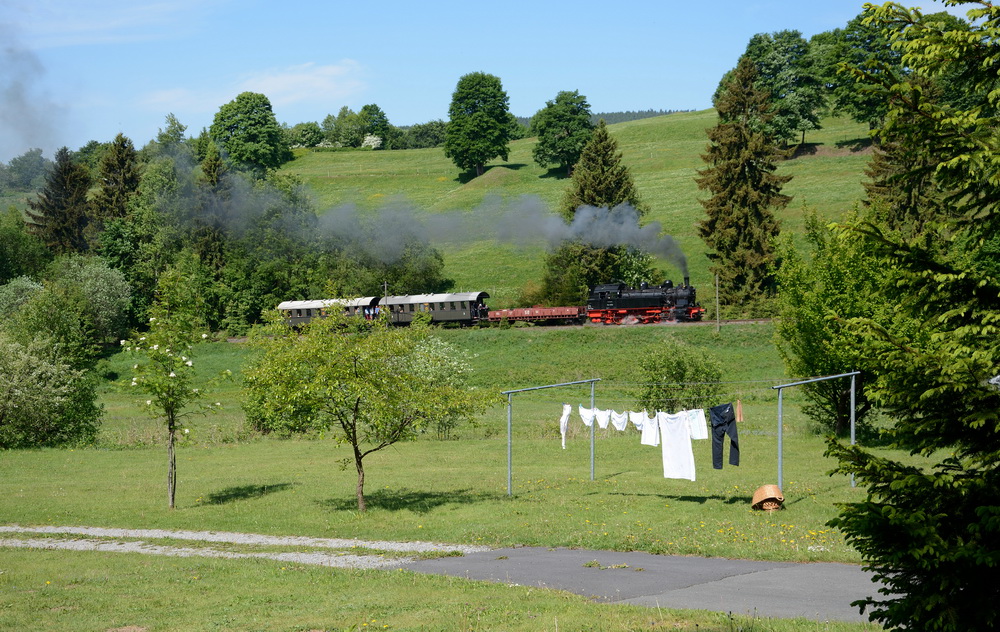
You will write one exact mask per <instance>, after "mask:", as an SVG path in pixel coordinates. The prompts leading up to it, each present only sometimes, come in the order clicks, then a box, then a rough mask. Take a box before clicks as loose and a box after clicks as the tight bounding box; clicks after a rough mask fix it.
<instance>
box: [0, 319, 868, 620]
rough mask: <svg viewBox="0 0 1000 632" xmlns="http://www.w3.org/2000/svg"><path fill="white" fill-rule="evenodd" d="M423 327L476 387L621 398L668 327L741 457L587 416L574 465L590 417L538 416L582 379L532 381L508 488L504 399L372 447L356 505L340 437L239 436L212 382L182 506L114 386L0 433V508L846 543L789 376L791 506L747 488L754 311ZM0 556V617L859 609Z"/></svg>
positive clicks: (781, 546) (767, 377) (549, 542)
mask: <svg viewBox="0 0 1000 632" xmlns="http://www.w3.org/2000/svg"><path fill="white" fill-rule="evenodd" d="M437 335H440V336H441V337H442V338H444V339H445V340H447V341H449V342H451V343H452V344H454V345H456V346H458V347H459V348H461V349H464V350H466V353H467V357H468V358H469V360H470V362H471V363H472V364H473V365H474V367H475V373H474V376H473V378H472V379H473V384H474V385H475V386H476V387H477V388H482V389H491V390H493V391H500V390H508V389H516V388H525V387H530V386H540V385H544V384H554V383H561V382H566V381H573V380H577V379H590V378H601V382H598V383H597V386H596V388H595V398H596V403H597V405H598V406H602V407H615V408H617V409H625V408H628V407H631V406H632V404H633V403H634V401H635V400H634V398H635V396H636V389H637V388H638V384H637V383H638V381H639V380H638V378H637V377H636V373H635V363H636V362H637V360H638V359H639V358H640V357H642V356H643V355H645V354H648V353H655V352H656V348H657V344H658V343H659V342H661V341H662V340H664V339H665V338H667V337H676V338H678V339H681V340H683V341H685V342H687V343H689V344H692V345H696V346H698V347H699V348H702V349H703V350H704V352H705V353H707V354H712V355H713V356H714V357H716V358H717V359H718V360H719V361H720V362H722V364H723V366H724V367H725V380H726V384H725V385H724V386H725V395H724V396H723V399H726V400H730V399H731V400H735V399H740V400H741V401H743V402H744V409H745V412H746V421H744V422H743V423H741V424H740V428H739V430H740V437H741V456H742V460H741V464H740V466H739V467H732V466H730V465H728V460H727V462H726V465H725V467H724V469H722V470H714V469H713V468H712V465H711V448H710V442H709V441H697V442H695V443H694V450H695V458H696V467H697V480H696V481H694V482H692V481H686V480H673V479H664V478H663V477H662V464H661V457H660V451H659V450H658V449H657V448H650V447H646V446H641V445H639V438H638V434H637V433H635V432H634V431H630V432H627V433H619V432H617V431H615V430H613V429H608V430H598V431H597V432H596V433H595V434H596V442H595V472H594V473H595V476H594V480H591V478H590V435H589V432H588V430H587V429H586V428H585V427H584V426H583V425H582V423H581V422H580V421H579V418H578V417H577V416H576V415H574V417H573V419H572V422H571V432H570V436H569V437H568V440H567V449H566V450H563V449H562V448H561V446H560V437H559V432H558V426H557V419H558V415H559V412H560V410H561V404H562V402H564V401H565V402H568V403H571V404H573V405H574V407H575V406H576V405H577V404H585V405H586V404H589V398H590V389H589V387H587V386H575V387H566V388H560V389H550V390H540V391H535V392H532V393H523V394H520V395H517V396H515V397H514V398H513V400H512V401H513V407H512V422H513V424H512V425H513V429H514V433H513V435H514V439H513V477H512V480H513V490H512V491H513V495H512V496H508V495H507V428H506V423H507V409H506V406H505V405H502V404H501V405H497V406H495V407H494V408H493V409H491V410H490V411H489V412H488V413H487V414H486V415H484V416H483V417H482V418H481V419H480V420H479V423H478V425H477V426H474V427H468V426H465V427H461V428H459V429H457V430H456V431H455V433H454V434H453V436H452V438H451V439H449V440H440V439H438V438H436V435H435V433H434V432H433V431H430V432H428V433H427V434H426V435H423V436H422V437H421V438H420V439H418V440H417V441H415V442H411V443H404V444H398V445H396V446H394V447H393V448H391V449H388V450H384V451H382V452H379V453H376V454H374V455H372V456H371V457H369V459H367V460H366V468H367V469H366V474H367V480H366V492H367V498H368V505H369V510H368V511H367V512H366V513H360V512H358V511H357V507H356V499H355V496H354V487H355V482H356V480H355V473H354V471H353V467H350V466H348V467H347V468H346V469H345V468H344V467H343V466H344V461H345V459H348V458H349V457H350V453H349V449H348V448H345V447H338V446H337V445H336V444H335V442H334V441H333V440H332V439H331V438H330V437H316V438H312V439H304V438H297V439H286V440H281V439H274V438H260V437H256V436H253V435H248V434H247V433H246V432H245V430H244V428H243V417H242V414H241V411H240V409H239V401H240V393H239V388H240V386H239V382H238V380H235V381H232V382H223V383H221V384H220V385H218V386H217V387H216V388H215V390H214V392H213V393H211V394H209V396H208V397H209V398H210V400H211V401H213V402H214V401H216V400H218V401H220V402H221V403H223V405H224V406H223V412H222V413H219V414H217V415H212V416H209V417H197V418H190V419H188V420H186V422H185V423H186V424H187V425H188V427H189V428H190V429H191V432H190V433H189V434H187V435H185V438H184V439H183V440H182V442H181V444H180V445H179V447H178V481H179V482H178V495H177V508H176V509H175V510H172V511H171V510H168V509H167V507H166V489H165V487H166V450H165V449H164V447H163V444H162V441H163V437H164V433H163V430H162V426H161V422H159V421H158V420H155V419H151V418H149V417H147V416H145V415H144V414H143V413H142V407H141V406H140V404H141V400H142V396H141V395H139V394H134V393H132V392H130V389H129V388H128V387H127V386H114V385H111V384H109V385H107V386H106V387H105V388H104V390H103V392H102V400H103V402H104V404H105V406H106V409H107V419H106V421H105V426H104V428H103V430H102V435H101V442H100V445H99V447H94V448H85V449H73V450H25V451H13V452H4V453H0V481H2V482H0V492H2V493H0V515H2V516H3V519H2V522H3V523H4V524H21V525H56V526H59V525H71V526H104V527H123V528H128V527H130V528H165V529H192V530H214V531H238V532H250V533H261V534H269V535H305V536H317V537H344V538H352V537H354V538H364V539H393V540H426V541H441V542H454V543H469V544H485V545H491V546H516V545H533V546H548V547H582V548H594V549H611V550H622V551H626V550H638V551H648V552H651V553H657V554H677V555H700V556H721V557H730V558H746V559H765V560H785V561H838V562H851V563H856V562H858V556H857V554H856V552H854V551H853V550H852V549H850V548H849V547H847V546H846V544H845V543H844V541H843V538H842V536H841V535H840V534H839V533H838V532H836V531H835V530H832V529H830V528H829V527H827V526H826V522H827V521H828V520H829V519H830V518H832V517H833V516H834V515H836V513H837V507H836V503H838V502H849V501H854V500H860V499H862V498H863V492H862V491H861V490H859V489H854V488H851V487H850V485H849V482H848V480H847V479H846V478H844V477H841V476H836V477H830V476H828V474H827V472H828V471H829V470H830V469H831V468H832V466H833V464H832V463H831V462H829V461H828V460H826V459H824V458H823V457H822V453H823V449H824V444H823V440H822V438H821V437H819V436H818V435H816V434H815V433H814V432H812V430H811V428H810V422H809V421H808V420H806V419H805V418H804V417H803V416H802V415H801V413H800V411H799V404H800V403H801V398H800V396H796V395H795V394H794V393H791V392H790V393H788V396H787V397H786V401H785V428H784V431H785V435H784V448H785V451H784V493H785V496H786V499H787V501H786V509H785V510H783V511H780V512H774V513H765V512H759V511H753V510H752V509H751V508H750V498H751V495H752V493H753V490H754V489H756V487H757V486H759V485H762V484H766V483H773V482H775V481H776V475H777V470H776V467H777V432H776V431H777V426H776V399H775V394H774V391H773V390H772V389H771V388H770V386H771V385H772V384H775V383H779V382H781V381H782V380H783V379H786V378H784V372H783V370H782V367H781V363H780V360H779V358H778V356H777V354H776V352H775V350H774V346H773V342H772V336H773V327H772V326H771V325H769V324H759V325H742V326H724V327H723V328H722V331H721V332H720V333H718V334H717V333H716V332H715V328H714V327H713V326H711V325H690V326H674V327H669V326H665V327H654V326H649V327H582V328H580V327H577V328H541V327H529V328H513V329H509V330H502V329H482V330H441V331H438V332H437ZM251 353H252V352H251V350H250V349H249V348H248V347H247V346H246V345H242V344H231V343H211V344H205V345H200V346H198V347H197V348H196V349H195V353H194V355H193V358H194V361H195V366H196V368H197V369H198V370H199V372H200V375H201V376H202V377H203V378H207V377H208V376H210V375H215V374H217V373H218V372H220V371H222V370H223V369H226V368H229V369H231V370H233V371H234V372H235V373H237V374H238V373H239V370H240V368H241V367H242V366H243V365H244V363H245V362H247V360H248V357H249V356H250V354H251ZM132 362H134V359H132V358H129V357H128V356H127V355H126V354H120V355H118V356H115V357H113V358H111V359H110V360H109V362H108V366H107V371H108V372H109V374H118V375H119V376H120V377H121V378H123V379H122V380H121V381H122V382H124V383H126V384H127V382H128V375H129V369H130V365H131V363H132ZM712 403H717V402H712ZM727 456H728V447H727ZM0 571H2V572H0V590H2V591H3V593H4V594H5V595H6V596H7V599H6V606H5V607H3V608H0V629H26V628H32V627H33V628H34V629H53V630H54V629H58V630H93V629H130V628H128V626H136V628H135V629H140V628H145V629H147V630H184V629H214V628H218V629H241V630H242V629H261V630H263V629H269V630H270V629H277V630H310V629H318V630H339V629H355V630H358V629H397V630H402V629H425V630H437V629H468V630H491V629H508V630H537V629H557V628H561V629H630V630H642V629H663V628H669V629H700V630H731V629H734V626H739V625H743V626H755V627H754V629H761V630H765V629H766V630H818V629H823V630H863V629H873V628H871V627H869V626H863V625H851V624H828V623H823V624H819V623H815V622H804V621H781V620H767V621H753V620H751V619H748V618H746V617H742V618H738V620H737V621H735V622H733V621H730V620H728V618H726V617H725V616H723V615H718V614H714V613H705V612H683V611H667V610H662V611H661V610H650V609H644V608H634V607H630V606H616V605H607V604H595V603H590V602H589V601H587V600H586V599H584V598H582V597H577V596H572V595H568V594H565V593H560V592H553V591H547V590H538V589H531V588H525V587H507V586H497V585H490V584H482V583H477V582H465V581H461V580H457V579H449V578H443V577H421V576H416V575H413V574H411V573H406V572H398V571H397V572H391V571H345V570H331V569H321V568H311V567H303V566H292V565H288V564H287V563H282V562H270V561H264V560H204V559H173V558H149V557H144V556H139V555H131V554H110V553H108V554H105V553H74V552H44V551H24V550H18V549H0ZM386 595H391V596H392V598H391V599H389V598H386ZM29 623H31V624H33V625H28V624H29ZM365 624H367V625H365ZM383 626H388V627H387V628H384V627H383Z"/></svg>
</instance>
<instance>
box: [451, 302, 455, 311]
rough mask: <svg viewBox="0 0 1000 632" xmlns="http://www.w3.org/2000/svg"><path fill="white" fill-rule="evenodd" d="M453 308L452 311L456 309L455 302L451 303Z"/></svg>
mask: <svg viewBox="0 0 1000 632" xmlns="http://www.w3.org/2000/svg"><path fill="white" fill-rule="evenodd" d="M451 308H452V309H455V301H452V302H451Z"/></svg>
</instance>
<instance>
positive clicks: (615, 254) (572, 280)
mask: <svg viewBox="0 0 1000 632" xmlns="http://www.w3.org/2000/svg"><path fill="white" fill-rule="evenodd" d="M621 204H628V205H631V206H632V207H633V208H635V209H636V211H638V213H639V216H640V217H641V215H642V214H644V213H645V211H646V206H645V205H644V204H643V203H642V200H641V199H640V198H639V192H638V189H636V186H635V182H634V181H633V180H632V174H631V173H630V172H629V170H628V167H626V166H625V165H624V164H623V163H622V153H621V152H620V151H619V150H618V143H617V142H615V139H613V138H612V137H611V134H609V133H608V128H607V125H605V123H604V121H603V120H601V121H599V122H598V124H597V127H596V128H595V129H594V133H593V136H592V137H591V139H590V141H589V142H588V143H587V144H586V146H585V147H584V148H583V151H582V152H581V153H580V160H579V161H578V162H577V164H576V168H575V169H574V170H573V177H572V181H571V183H570V187H569V189H568V190H567V191H566V195H565V197H564V199H563V205H562V207H561V208H560V213H561V215H562V216H563V218H565V219H566V221H568V222H572V221H573V219H574V217H575V215H576V212H577V210H578V209H579V208H581V207H583V206H592V207H597V208H605V209H612V208H614V207H616V206H619V205H621ZM651 265H652V257H651V256H650V255H648V254H647V253H644V252H639V251H636V250H635V249H632V248H630V247H628V246H611V247H598V246H594V245H591V244H588V243H583V242H580V241H569V242H565V243H564V244H562V245H561V246H560V247H559V248H558V249H557V250H555V251H554V252H552V253H550V254H549V255H548V256H547V257H546V260H545V270H546V271H545V275H544V278H543V282H542V283H543V284H542V289H541V294H542V299H543V300H544V301H545V302H548V303H550V304H562V305H573V304H579V303H581V302H585V301H586V300H587V295H588V294H589V291H590V288H592V287H593V286H595V285H597V284H599V283H607V282H610V281H614V280H621V281H627V282H635V281H637V280H648V277H649V275H650V274H652V271H651Z"/></svg>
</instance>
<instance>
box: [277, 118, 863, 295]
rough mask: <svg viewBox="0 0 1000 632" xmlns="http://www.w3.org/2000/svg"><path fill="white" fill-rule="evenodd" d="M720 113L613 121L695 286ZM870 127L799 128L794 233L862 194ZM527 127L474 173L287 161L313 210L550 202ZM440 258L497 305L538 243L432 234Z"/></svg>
mask: <svg viewBox="0 0 1000 632" xmlns="http://www.w3.org/2000/svg"><path fill="white" fill-rule="evenodd" d="M716 122H717V119H716V116H715V111H714V110H702V111H698V112H681V113H676V114H670V115H667V116H659V117H653V118H648V119H641V120H638V121H630V122H627V123H618V124H615V125H611V126H609V127H608V129H609V131H610V132H611V134H612V136H613V137H614V138H615V140H616V141H617V142H618V146H619V149H620V150H621V152H622V159H623V162H624V164H625V165H627V166H628V168H629V170H630V171H631V173H632V177H633V178H634V179H635V182H636V185H637V187H638V189H639V192H640V194H641V195H642V198H643V200H644V202H645V203H646V204H647V205H648V207H649V214H648V215H647V217H646V220H647V221H651V222H659V223H660V225H661V226H662V227H663V230H664V232H665V233H666V234H669V235H672V236H673V237H674V238H675V239H676V240H677V242H678V244H679V245H680V246H681V248H682V250H683V251H684V253H685V255H686V256H687V259H688V266H689V268H690V276H691V281H692V283H693V284H694V285H695V286H696V287H700V288H708V287H710V286H711V276H710V274H709V272H708V259H707V257H706V256H705V253H704V245H703V244H702V242H701V239H700V238H699V237H698V234H697V222H698V221H699V220H700V219H702V217H703V216H704V211H703V209H702V207H701V205H700V204H699V202H698V200H699V199H702V198H704V197H705V194H704V192H702V191H700V190H699V189H698V186H697V184H696V183H695V180H694V178H695V177H696V176H697V172H698V170H700V169H703V168H705V166H706V165H705V163H704V162H703V161H702V159H701V155H702V154H703V153H704V151H705V148H706V146H707V138H706V135H705V130H706V129H707V128H710V127H712V126H714V125H715V124H716ZM867 133H868V131H867V126H865V125H859V124H857V123H854V122H853V121H851V120H849V119H842V118H827V119H824V121H823V129H820V130H816V131H811V132H809V133H808V134H807V135H806V139H805V140H806V142H805V144H804V145H802V146H800V147H798V148H797V149H796V150H795V151H794V152H793V154H792V156H791V157H790V158H789V159H788V160H786V161H784V162H783V163H782V164H781V167H780V168H779V173H783V174H788V175H791V176H793V178H792V180H791V181H790V182H789V183H788V185H787V186H786V187H785V189H784V192H785V193H786V194H788V195H790V196H792V201H791V203H790V204H789V205H788V206H787V207H786V208H785V209H783V210H781V211H779V212H778V217H779V219H780V220H781V222H782V227H783V230H784V231H786V232H788V233H790V234H792V235H796V234H800V233H801V232H802V227H803V217H804V209H806V208H809V209H813V210H815V211H816V212H817V213H818V214H819V215H820V217H823V218H827V219H830V220H835V219H837V218H839V217H840V216H841V214H842V213H843V212H844V211H846V210H850V209H851V208H852V207H853V205H854V204H855V203H856V202H857V201H858V200H860V199H861V196H862V193H863V189H862V186H861V179H862V177H863V171H864V167H865V164H866V162H867V160H868V151H867V149H866V148H867V146H868V143H867ZM534 142H535V141H534V139H533V138H526V139H523V140H518V141H514V142H513V143H511V145H510V155H509V157H508V160H507V161H494V162H493V163H490V164H489V165H488V166H487V171H486V173H485V174H484V175H483V176H480V177H478V178H471V179H470V178H469V177H468V175H467V174H463V173H461V172H460V171H459V170H458V168H457V167H455V165H454V164H453V163H452V162H451V161H450V160H449V159H448V158H446V157H445V155H444V153H443V151H442V150H441V149H440V148H436V149H419V150H405V151H360V152H359V151H353V152H348V151H310V150H297V154H296V158H295V160H293V161H292V162H291V163H289V164H288V165H286V166H285V168H284V169H285V171H287V172H289V173H292V174H295V175H297V176H299V177H301V178H302V179H303V181H304V182H305V183H306V184H307V185H308V186H309V189H310V190H311V191H312V192H313V194H314V198H315V203H316V207H317V209H319V211H320V213H322V212H324V211H325V210H327V209H331V208H335V207H339V206H342V205H353V206H356V207H357V208H359V209H360V210H361V211H363V212H364V211H375V210H377V209H381V208H388V207H393V206H399V205H403V206H406V207H409V208H412V209H414V210H415V211H416V212H417V213H426V214H445V215H447V214H455V215H456V216H458V215H462V216H467V215H468V214H477V213H478V214H480V215H484V216H486V217H490V214H491V213H495V212H496V211H495V207H496V206H497V205H498V203H499V204H500V205H502V204H507V205H515V204H517V203H518V201H519V200H520V199H521V197H522V196H531V197H532V198H537V199H538V200H541V202H542V203H543V204H544V205H546V206H547V207H548V208H550V209H552V210H553V211H554V210H555V209H556V208H557V207H558V204H559V201H560V200H561V199H562V196H563V192H564V191H565V190H566V188H567V186H568V185H569V180H568V179H566V178H564V177H560V175H559V174H556V173H555V172H551V171H549V170H548V169H543V168H542V167H539V166H538V165H536V164H535V163H534V161H533V160H532V157H531V149H532V147H533V146H534ZM432 243H434V245H435V246H436V247H437V248H438V249H439V250H441V252H442V253H443V254H444V257H445V273H446V276H447V277H448V278H451V279H454V281H455V285H456V287H457V288H459V289H462V290H473V289H476V290H486V291H488V292H490V294H492V295H493V299H494V300H493V304H495V305H497V306H498V307H502V306H506V305H507V304H509V302H510V301H512V300H513V299H515V298H516V297H517V295H518V294H519V292H520V290H521V289H522V288H524V287H525V285H526V284H529V283H537V282H538V281H540V280H541V277H542V274H543V272H544V253H545V249H544V244H541V243H539V244H536V245H527V246H519V247H515V246H513V245H510V244H498V243H496V242H493V241H489V240H475V239H472V238H470V239H469V240H466V241H463V242H461V243H455V242H454V241H448V240H446V239H442V240H440V241H434V242H432ZM658 265H659V267H660V268H661V269H663V270H664V271H665V272H666V274H667V277H668V278H673V279H674V280H675V281H679V280H680V277H681V272H680V270H678V269H677V268H676V267H675V266H674V265H673V264H671V263H670V262H668V261H660V262H658Z"/></svg>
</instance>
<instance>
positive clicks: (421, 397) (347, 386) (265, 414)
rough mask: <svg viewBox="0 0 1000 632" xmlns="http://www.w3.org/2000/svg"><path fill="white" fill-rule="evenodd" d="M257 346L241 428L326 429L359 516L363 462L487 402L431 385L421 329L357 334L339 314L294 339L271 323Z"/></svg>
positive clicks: (377, 325)
mask: <svg viewBox="0 0 1000 632" xmlns="http://www.w3.org/2000/svg"><path fill="white" fill-rule="evenodd" d="M269 333H270V334H271V335H270V336H264V337H261V338H259V339H258V345H259V349H260V351H261V353H260V354H259V355H258V357H257V358H256V359H255V360H254V361H253V362H252V364H251V367H250V368H249V369H248V370H246V371H245V380H246V387H247V399H246V403H245V405H244V408H245V410H246V411H247V417H248V420H249V421H250V422H251V423H254V424H256V425H257V426H258V427H262V428H268V429H271V430H277V431H285V432H298V431H305V430H317V429H328V431H329V432H330V434H331V435H332V436H333V438H334V439H335V440H336V442H337V443H338V444H343V445H347V446H349V447H350V450H351V453H352V456H351V457H349V458H347V459H345V466H346V465H347V464H348V463H351V462H353V463H354V467H355V469H356V471H357V474H358V478H357V486H356V489H355V492H356V496H357V502H358V510H359V511H365V509H366V508H367V505H366V503H365V495H364V485H365V467H364V463H365V458H366V457H368V456H369V455H371V454H373V453H375V452H378V451H379V450H383V449H385V448H388V447H389V446H392V445H394V444H396V443H398V442H400V441H406V440H412V439H414V438H416V436H417V434H418V433H419V432H421V431H422V430H424V429H426V428H427V427H429V426H430V427H433V426H434V425H435V424H438V423H444V422H446V421H447V420H452V419H454V418H462V417H466V416H469V415H474V414H476V413H477V412H479V411H480V410H482V409H483V407H484V405H485V404H486V403H487V402H488V401H490V398H489V396H487V395H486V394H485V393H481V392H476V391H471V390H468V389H467V388H465V387H464V386H462V385H460V384H453V383H451V381H449V380H441V379H438V377H439V375H438V371H437V370H436V369H435V368H434V367H435V364H436V363H438V362H440V359H441V358H440V354H441V352H442V351H443V350H442V349H441V348H440V347H437V346H433V345H428V343H427V337H428V335H429V333H428V332H427V331H426V329H424V328H420V327H410V328H394V327H392V326H391V325H389V324H388V323H386V322H385V321H376V322H374V323H370V324H369V323H366V324H363V325H360V326H359V323H357V322H356V321H352V320H350V319H349V318H348V317H345V316H343V315H340V314H331V315H329V316H327V317H326V318H323V319H314V320H313V321H312V322H310V323H309V324H308V325H307V326H306V327H305V328H304V329H303V330H302V331H301V332H295V331H293V330H291V329H290V328H288V327H287V326H285V325H284V323H281V322H279V323H277V324H276V327H275V328H272V329H271V330H269Z"/></svg>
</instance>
